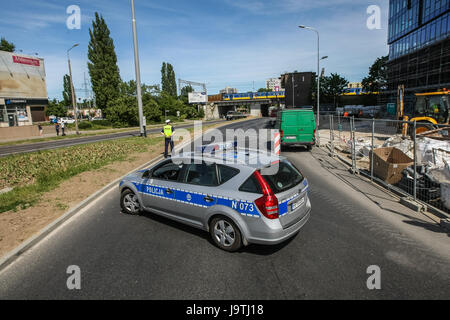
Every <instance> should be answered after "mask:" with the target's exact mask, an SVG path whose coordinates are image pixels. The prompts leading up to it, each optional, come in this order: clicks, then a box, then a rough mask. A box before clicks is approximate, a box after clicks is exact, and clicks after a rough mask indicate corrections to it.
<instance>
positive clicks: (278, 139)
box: [274, 131, 281, 155]
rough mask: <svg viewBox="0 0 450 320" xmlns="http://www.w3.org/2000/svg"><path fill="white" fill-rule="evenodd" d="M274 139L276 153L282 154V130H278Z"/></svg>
mask: <svg viewBox="0 0 450 320" xmlns="http://www.w3.org/2000/svg"><path fill="white" fill-rule="evenodd" d="M274 141H275V144H274V145H275V150H274V151H275V154H276V155H280V154H281V135H280V131H276V132H275V134H274Z"/></svg>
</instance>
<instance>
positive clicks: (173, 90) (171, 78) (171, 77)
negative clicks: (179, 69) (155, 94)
mask: <svg viewBox="0 0 450 320" xmlns="http://www.w3.org/2000/svg"><path fill="white" fill-rule="evenodd" d="M167 80H168V83H169V91H168V93H169V94H170V95H171V96H172V97H174V98H176V97H177V81H176V80H175V71H174V70H173V66H172V65H171V64H170V63H168V64H167Z"/></svg>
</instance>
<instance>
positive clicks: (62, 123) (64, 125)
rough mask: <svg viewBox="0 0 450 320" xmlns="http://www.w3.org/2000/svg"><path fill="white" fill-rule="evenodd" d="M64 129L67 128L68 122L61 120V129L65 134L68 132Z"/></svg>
mask: <svg viewBox="0 0 450 320" xmlns="http://www.w3.org/2000/svg"><path fill="white" fill-rule="evenodd" d="M64 129H66V123H65V122H64V121H61V131H62V135H63V136H65V135H66V134H65V133H64Z"/></svg>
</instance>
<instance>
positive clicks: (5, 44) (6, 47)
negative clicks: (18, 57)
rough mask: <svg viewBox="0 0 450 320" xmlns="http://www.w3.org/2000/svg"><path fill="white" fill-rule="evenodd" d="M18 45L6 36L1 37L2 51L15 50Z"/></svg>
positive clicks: (0, 46) (0, 47) (0, 49)
mask: <svg viewBox="0 0 450 320" xmlns="http://www.w3.org/2000/svg"><path fill="white" fill-rule="evenodd" d="M14 50H16V46H15V45H14V44H13V43H12V42H8V41H6V39H5V38H3V37H2V38H1V39H0V51H7V52H14Z"/></svg>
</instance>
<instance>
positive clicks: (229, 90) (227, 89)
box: [219, 87, 238, 94]
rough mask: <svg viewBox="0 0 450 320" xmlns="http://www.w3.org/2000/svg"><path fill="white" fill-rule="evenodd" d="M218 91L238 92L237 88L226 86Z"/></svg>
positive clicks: (225, 92)
mask: <svg viewBox="0 0 450 320" xmlns="http://www.w3.org/2000/svg"><path fill="white" fill-rule="evenodd" d="M219 93H224V94H233V93H238V90H237V89H236V88H230V87H226V88H225V89H222V90H220V91H219Z"/></svg>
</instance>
